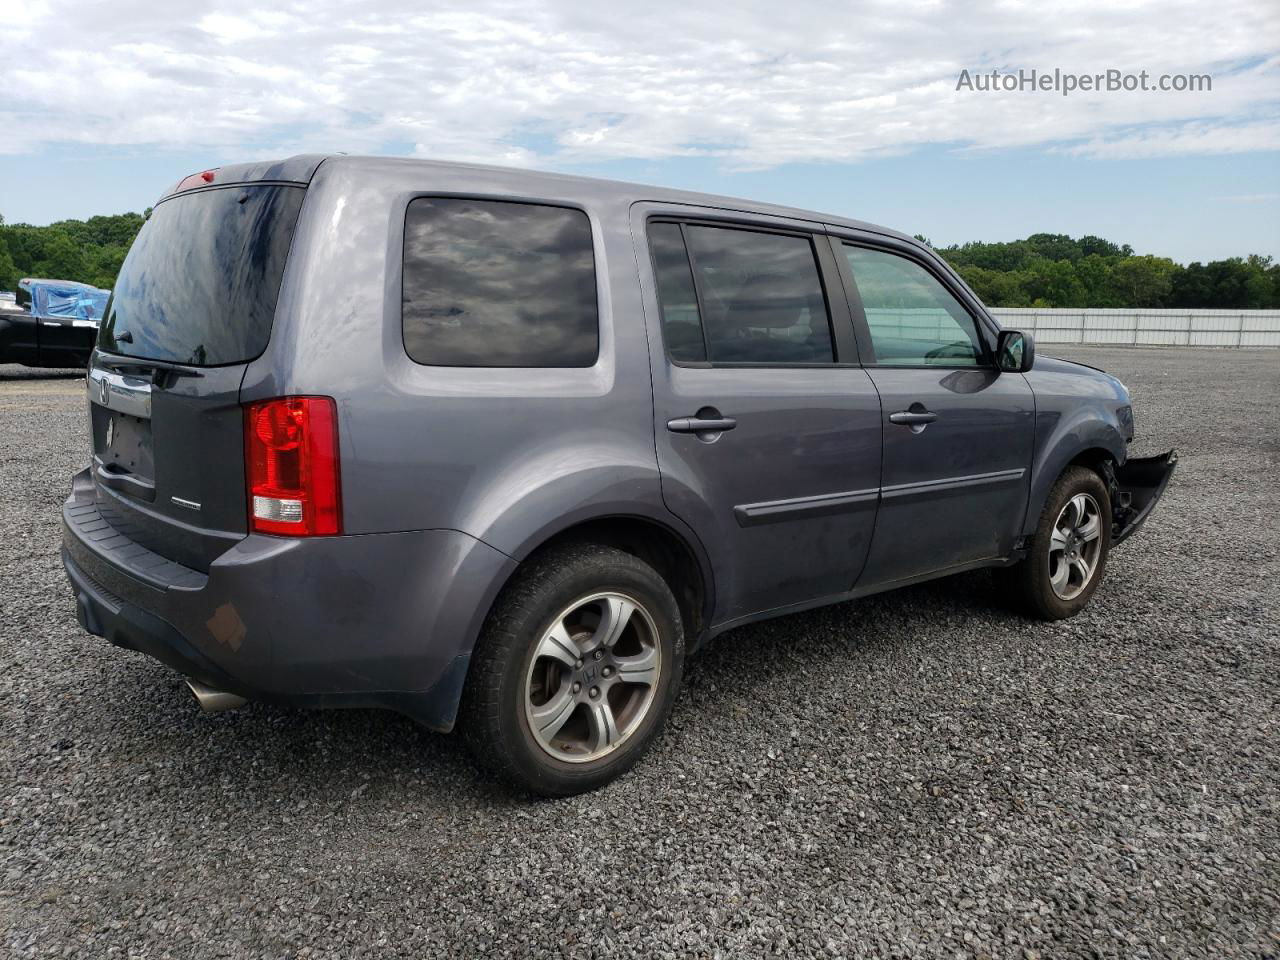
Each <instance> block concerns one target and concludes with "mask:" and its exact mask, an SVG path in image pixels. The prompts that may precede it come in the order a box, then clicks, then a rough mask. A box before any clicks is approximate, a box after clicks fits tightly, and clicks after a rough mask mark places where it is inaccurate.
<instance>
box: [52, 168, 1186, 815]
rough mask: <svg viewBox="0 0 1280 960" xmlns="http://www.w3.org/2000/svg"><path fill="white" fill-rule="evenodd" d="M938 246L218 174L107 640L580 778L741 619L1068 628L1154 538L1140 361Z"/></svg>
mask: <svg viewBox="0 0 1280 960" xmlns="http://www.w3.org/2000/svg"><path fill="white" fill-rule="evenodd" d="M1034 352H1035V351H1034V347H1033V344H1032V340H1031V338H1030V337H1029V336H1026V335H1024V334H1022V333H1019V332H1017V331H1010V330H1003V331H1002V330H1001V329H1000V327H999V325H998V324H996V323H995V321H993V320H992V319H991V317H990V316H989V315H988V313H987V312H986V310H985V309H984V308H983V306H982V304H981V303H979V302H978V300H977V298H976V297H975V296H974V295H973V293H972V292H971V291H970V290H969V289H968V288H967V287H966V286H965V285H964V283H963V282H961V280H960V279H959V278H958V277H957V276H956V275H955V273H954V272H953V271H952V270H950V269H949V268H948V267H947V265H946V264H945V263H943V262H942V260H940V259H939V258H938V257H937V256H936V255H935V254H933V253H932V252H931V251H930V250H929V249H928V248H927V247H924V246H922V245H921V244H919V243H917V242H916V241H914V240H912V239H911V238H910V237H907V236H904V235H902V234H899V233H895V232H893V231H890V230H885V229H882V228H880V227H873V226H870V225H868V224H865V223H859V222H856V221H851V220H844V219H841V218H838V217H830V216H825V215H822V214H816V213H807V212H804V211H799V210H791V209H784V208H780V207H773V206H769V205H765V204H757V203H750V202H746V201H739V200H728V199H724V198H720V197H712V196H704V195H701V194H693V193H681V192H677V191H672V190H662V189H655V188H649V187H640V186H634V185H629V184H620V183H610V182H603V181H597V180H589V179H582V178H577V177H566V176H556V175H550V174H540V173H530V172H527V171H515V170H503V169H496V168H490V167H482V166H469V165H461V164H446V163H432V162H426V161H418V160H401V159H374V158H356V157H344V156H339V157H294V158H291V159H289V160H284V161H281V162H278V163H262V164H246V165H241V166H234V167H223V168H220V169H215V170H208V171H205V172H203V173H200V174H196V175H193V176H191V177H187V178H186V179H185V180H183V181H182V182H180V183H179V184H177V185H176V186H175V187H174V189H173V190H171V191H170V192H169V193H167V194H166V195H165V196H164V197H163V198H162V199H161V200H160V201H159V202H158V203H157V204H156V206H155V208H154V210H153V211H152V213H151V216H150V219H149V220H148V221H147V223H146V225H145V226H144V227H143V229H142V232H141V233H140V234H139V235H138V238H137V240H136V241H135V243H134V245H133V248H132V249H131V250H130V252H129V255H128V258H127V259H126V261H125V263H124V266H123V267H122V269H121V271H120V276H119V279H118V282H117V283H116V286H115V290H114V293H113V296H112V299H111V302H110V304H109V305H108V307H107V311H106V316H105V318H104V320H103V323H102V327H101V331H100V335H99V338H98V342H97V348H96V350H95V351H94V354H93V356H92V359H91V361H90V365H89V371H88V378H87V383H88V393H89V397H88V400H89V404H88V406H89V417H90V424H91V428H92V441H93V458H92V464H91V465H90V466H89V467H88V468H87V469H85V470H84V471H82V472H81V473H79V474H77V475H76V476H75V478H74V480H73V482H72V493H71V496H70V498H69V499H68V500H67V502H66V505H65V507H64V509H63V544H64V547H63V562H64V564H65V566H66V570H67V575H68V577H69V578H70V581H71V586H72V590H73V593H74V596H75V602H76V610H77V615H78V617H79V620H80V623H81V624H82V625H83V626H84V628H85V629H86V630H88V631H89V632H90V633H93V634H96V635H98V636H102V637H105V638H107V639H108V640H109V641H110V642H111V643H113V644H115V645H117V646H120V647H126V648H129V649H132V650H138V651H142V652H143V653H146V654H149V655H151V656H152V657H155V658H156V659H158V660H160V661H162V662H164V663H166V664H168V665H170V666H171V667H173V668H174V669H175V670H178V671H179V672H181V673H182V674H183V675H184V676H185V677H187V678H188V681H189V683H190V685H191V687H192V689H193V690H194V691H195V693H196V695H197V697H198V699H199V700H200V701H201V703H202V704H203V705H205V706H206V707H207V708H210V709H219V708H226V707H229V706H236V705H239V704H241V703H243V702H244V701H245V700H246V699H254V700H262V701H266V702H281V703H290V704H302V705H308V706H316V707H386V708H390V709H393V710H398V711H400V712H402V713H404V714H407V715H408V716H410V717H412V718H414V719H415V720H417V721H418V722H420V723H422V724H425V725H426V726H427V727H430V728H431V729H434V730H442V731H447V730H450V729H452V728H453V727H454V726H455V725H457V726H458V727H460V728H461V729H462V731H463V733H464V734H465V736H466V738H467V739H468V741H469V742H470V743H471V744H472V746H473V747H474V749H475V753H476V756H477V758H478V760H480V761H481V762H482V763H483V764H485V765H486V766H488V767H490V768H492V769H493V770H495V771H497V772H498V773H500V774H502V775H504V776H505V777H507V778H509V779H511V780H513V781H515V782H516V783H517V784H520V785H523V786H525V787H527V788H529V789H531V790H533V791H535V792H539V793H543V794H550V795H565V794H571V793H575V792H578V791H582V790H588V789H591V788H594V787H597V786H599V785H601V784H603V783H606V782H607V781H609V780H611V779H613V778H614V777H616V776H618V775H619V774H620V773H622V772H623V771H625V770H626V769H628V768H629V767H630V766H631V765H632V764H633V763H635V762H636V760H637V759H638V758H639V757H640V756H641V754H643V753H644V751H645V750H646V749H647V748H648V746H649V745H650V743H652V742H653V740H654V739H655V737H657V735H658V734H659V732H660V730H661V728H662V726H663V723H664V721H665V719H666V717H667V715H668V714H669V712H670V710H671V706H672V702H673V700H674V698H675V696H676V694H677V691H678V688H679V686H680V678H681V670H682V667H683V663H684V657H685V655H686V653H689V652H692V651H693V650H695V649H696V648H697V647H699V646H700V645H701V644H703V643H705V642H706V641H707V640H708V639H709V638H711V637H713V636H715V635H717V634H720V633H723V632H724V631H726V630H729V629H731V628H733V627H736V626H740V625H742V624H745V623H750V622H752V621H754V620H760V619H763V618H766V617H774V616H779V615H783V614H787V613H791V612H794V611H798V610H804V609H807V608H811V607H816V606H819V605H822V604H830V603H838V602H840V601H844V600H849V599H852V598H857V597H862V596H866V595H867V594H872V593H878V592H881V591H884V590H890V589H893V588H895V587H900V586H903V585H905V584H911V583H918V582H920V581H922V580H928V579H931V578H934V577H941V576H945V575H947V574H952V573H957V572H959V571H964V570H973V569H975V568H978V567H994V568H998V573H999V575H1000V576H1002V577H1004V578H1005V579H1006V582H1007V585H1008V592H1009V595H1010V597H1011V598H1014V599H1016V600H1017V602H1018V603H1020V604H1021V605H1022V607H1023V608H1024V609H1025V610H1027V611H1028V612H1030V613H1031V614H1033V615H1037V616H1040V617H1045V618H1051V619H1052V618H1060V617H1069V616H1071V615H1072V614H1074V613H1076V612H1077V611H1079V610H1080V609H1081V607H1083V606H1084V605H1085V604H1086V603H1087V602H1088V601H1089V598H1090V597H1091V596H1092V595H1093V593H1094V591H1095V590H1097V588H1098V584H1099V582H1100V581H1101V579H1102V576H1103V571H1104V569H1105V567H1106V562H1107V553H1108V551H1109V550H1110V548H1111V547H1112V546H1114V545H1115V544H1117V543H1119V542H1120V541H1121V540H1123V539H1125V538H1126V537H1129V536H1130V535H1132V534H1133V533H1134V531H1135V530H1137V529H1138V527H1139V526H1140V525H1141V524H1142V522H1143V520H1144V519H1145V518H1146V516H1147V515H1148V513H1149V512H1150V510H1151V509H1152V507H1153V506H1154V504H1155V502H1156V501H1157V499H1158V498H1159V496H1160V494H1161V492H1162V491H1163V489H1164V487H1165V484H1166V483H1167V482H1168V479H1169V476H1170V474H1171V472H1172V470H1173V467H1174V462H1175V457H1174V455H1173V453H1172V451H1170V452H1169V453H1167V454H1164V455H1162V456H1159V457H1153V458H1148V459H1134V458H1130V457H1128V455H1127V452H1126V445H1127V444H1128V442H1129V441H1130V440H1131V438H1132V436H1133V417H1132V412H1131V409H1130V406H1129V397H1128V394H1127V392H1126V390H1125V388H1124V386H1123V384H1121V383H1120V382H1119V381H1118V380H1116V379H1115V378H1114V377H1110V376H1107V375H1106V374H1105V373H1102V372H1100V371H1097V370H1094V369H1091V368H1089V367H1085V366H1081V365H1080V364H1075V363H1066V362H1063V361H1061V360H1053V359H1048V358H1045V357H1040V358H1036V357H1035V356H1034Z"/></svg>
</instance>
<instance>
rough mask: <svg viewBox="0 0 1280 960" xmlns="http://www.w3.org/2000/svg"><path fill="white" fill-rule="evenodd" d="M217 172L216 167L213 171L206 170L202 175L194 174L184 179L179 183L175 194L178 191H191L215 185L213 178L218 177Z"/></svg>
mask: <svg viewBox="0 0 1280 960" xmlns="http://www.w3.org/2000/svg"><path fill="white" fill-rule="evenodd" d="M217 171H218V168H217V167H214V168H213V169H212V170H204V171H201V172H200V173H193V174H191V176H189V177H183V178H182V179H181V180H179V181H178V185H177V187H175V188H174V190H175V192H176V191H178V190H190V189H191V188H192V187H203V186H204V185H205V184H207V183H213V178H214V177H215V176H216V174H217Z"/></svg>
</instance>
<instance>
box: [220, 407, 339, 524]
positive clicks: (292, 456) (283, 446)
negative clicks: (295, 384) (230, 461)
mask: <svg viewBox="0 0 1280 960" xmlns="http://www.w3.org/2000/svg"><path fill="white" fill-rule="evenodd" d="M244 461H245V472H246V474H247V477H248V482H249V529H251V530H253V531H254V532H256V533H274V534H282V535H284V536H290V537H318V536H328V535H332V534H337V533H341V532H342V500H341V495H340V487H339V483H338V416H337V408H336V407H335V406H334V403H333V400H332V399H331V398H329V397H281V398H279V399H277V400H264V401H262V402H261V403H254V404H250V405H249V406H248V407H246V408H245V420H244Z"/></svg>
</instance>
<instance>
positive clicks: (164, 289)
mask: <svg viewBox="0 0 1280 960" xmlns="http://www.w3.org/2000/svg"><path fill="white" fill-rule="evenodd" d="M305 193H306V190H305V188H303V187H290V186H276V185H272V186H246V187H223V188H218V189H215V190H201V191H197V192H195V193H189V194H180V195H178V196H176V197H173V198H171V199H169V200H165V201H164V202H162V203H160V204H158V205H157V206H156V208H155V209H154V210H152V211H151V216H150V218H148V220H147V222H146V223H145V224H143V227H142V231H141V232H140V233H139V234H138V238H137V239H136V240H134V242H133V246H132V247H131V248H130V249H129V255H128V256H127V257H125V261H124V265H123V266H122V267H121V268H120V275H119V277H117V278H116V284H115V289H114V290H113V291H112V294H111V300H110V302H109V303H108V304H107V311H106V319H105V320H104V321H103V323H102V326H101V328H100V330H99V333H98V346H99V347H101V348H102V349H103V350H107V351H110V352H111V353H118V354H123V355H125V356H131V357H143V358H146V359H149V360H167V361H171V362H175V363H184V364H192V365H194V366H210V367H212V366H219V365H224V364H231V363H244V362H246V361H249V360H252V359H253V358H254V357H256V356H258V355H259V354H260V353H262V351H263V350H265V349H266V346H267V341H268V339H270V337H271V321H272V318H273V317H274V316H275V311H276V298H277V297H278V296H279V294H280V280H281V277H282V276H283V275H284V264H285V260H286V259H287V258H288V256H289V244H290V241H291V240H292V239H293V228H294V225H295V224H296V223H297V220H298V211H299V209H300V208H301V206H302V198H303V196H304V195H305Z"/></svg>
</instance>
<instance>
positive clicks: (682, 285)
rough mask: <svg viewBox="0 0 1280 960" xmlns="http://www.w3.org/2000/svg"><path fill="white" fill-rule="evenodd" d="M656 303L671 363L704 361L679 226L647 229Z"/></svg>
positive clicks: (703, 346)
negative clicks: (660, 315)
mask: <svg viewBox="0 0 1280 960" xmlns="http://www.w3.org/2000/svg"><path fill="white" fill-rule="evenodd" d="M649 243H650V245H651V246H652V247H653V262H654V269H655V270H656V271H657V278H658V300H659V302H660V304H661V307H662V336H663V339H664V340H665V341H666V344H667V353H668V354H670V356H671V359H672V360H679V361H684V362H686V363H688V362H695V363H696V362H698V361H703V360H706V359H707V347H706V343H705V342H704V341H703V339H702V321H701V320H700V319H699V318H698V295H697V293H696V292H695V291H694V287H693V273H692V271H691V270H690V269H689V254H688V253H687V252H686V251H685V248H684V237H683V236H682V235H681V233H680V225H679V224H678V223H655V224H653V225H652V226H651V227H650V228H649Z"/></svg>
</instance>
